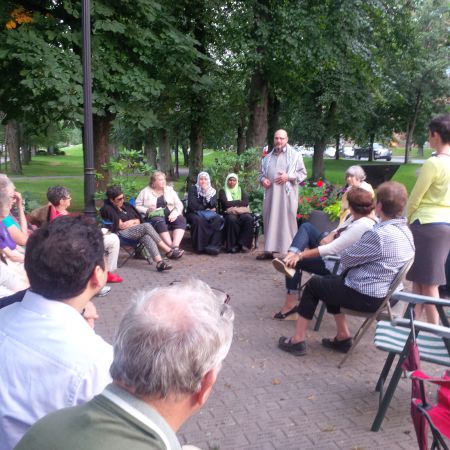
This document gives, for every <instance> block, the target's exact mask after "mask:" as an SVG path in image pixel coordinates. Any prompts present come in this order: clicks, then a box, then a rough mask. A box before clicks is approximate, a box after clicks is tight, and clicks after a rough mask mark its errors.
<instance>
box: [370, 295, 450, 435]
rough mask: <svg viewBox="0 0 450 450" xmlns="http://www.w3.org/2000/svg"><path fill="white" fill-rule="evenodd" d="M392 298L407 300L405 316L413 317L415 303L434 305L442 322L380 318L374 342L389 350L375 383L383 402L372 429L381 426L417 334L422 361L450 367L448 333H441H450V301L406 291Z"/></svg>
mask: <svg viewBox="0 0 450 450" xmlns="http://www.w3.org/2000/svg"><path fill="white" fill-rule="evenodd" d="M393 299H394V300H399V301H403V302H407V303H408V307H407V310H406V312H405V315H404V317H408V316H411V317H412V308H413V307H414V306H415V305H416V304H431V305H435V306H436V308H437V310H438V313H439V317H440V319H441V322H442V324H443V326H438V325H432V324H429V323H424V322H419V321H415V320H414V322H413V324H412V319H406V318H396V319H394V320H393V321H392V322H391V323H389V322H386V321H380V322H378V324H377V328H376V332H375V346H376V347H377V348H378V349H379V350H383V351H386V352H388V353H389V354H388V356H387V358H386V361H385V363H384V366H383V369H382V370H381V373H380V376H379V378H378V381H377V384H376V387H375V391H376V392H379V394H380V402H379V407H378V412H377V414H376V417H375V419H374V421H373V424H372V428H371V430H372V431H378V430H379V429H380V427H381V424H382V422H383V419H384V416H385V414H386V411H387V409H388V407H389V405H390V403H391V400H392V397H393V396H394V393H395V389H396V388H397V385H398V382H399V380H400V377H401V375H402V373H403V367H402V366H403V363H404V362H405V360H406V359H407V358H408V357H409V355H410V351H411V343H412V341H413V338H414V336H416V337H417V339H416V340H417V344H418V348H419V352H420V360H421V361H427V362H430V363H434V364H438V365H443V366H447V367H450V341H449V340H448V338H447V336H446V335H443V337H440V335H439V333H444V332H445V333H450V324H449V321H448V318H447V316H446V314H445V311H444V307H450V301H448V300H443V299H439V298H433V297H426V296H423V295H417V294H411V293H407V292H399V293H397V294H394V295H393ZM412 325H413V326H412ZM396 356H398V362H397V365H396V366H395V369H394V371H393V373H392V376H391V379H390V381H389V385H388V387H387V389H386V391H385V392H384V386H385V384H386V381H387V378H388V375H389V372H390V370H391V367H392V364H393V362H394V359H395V357H396Z"/></svg>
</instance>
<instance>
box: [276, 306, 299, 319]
mask: <svg viewBox="0 0 450 450" xmlns="http://www.w3.org/2000/svg"><path fill="white" fill-rule="evenodd" d="M297 309H298V305H295V306H294V307H293V308H292V309H290V310H289V311H288V312H285V313H282V312H281V311H279V312H277V313H276V314H275V315H274V316H273V318H274V319H278V320H284V319H286V317H287V316H290V315H291V314H295V313H296V312H297Z"/></svg>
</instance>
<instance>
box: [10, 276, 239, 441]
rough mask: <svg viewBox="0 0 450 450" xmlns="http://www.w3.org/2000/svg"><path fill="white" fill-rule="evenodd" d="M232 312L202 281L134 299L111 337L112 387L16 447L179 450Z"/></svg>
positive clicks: (213, 375) (224, 344)
mask: <svg viewBox="0 0 450 450" xmlns="http://www.w3.org/2000/svg"><path fill="white" fill-rule="evenodd" d="M233 319H234V314H233V311H232V309H231V308H230V307H229V306H228V305H227V304H224V303H222V300H221V299H219V298H218V297H216V296H215V294H214V293H213V291H212V290H211V289H210V288H209V287H208V286H207V285H206V284H205V283H203V282H201V281H197V280H193V281H189V282H187V283H180V284H176V285H174V286H170V287H163V288H157V289H154V290H152V291H150V292H144V293H142V294H140V297H139V298H138V299H137V301H136V303H135V304H134V305H133V306H132V307H131V308H130V309H129V310H128V311H127V312H126V313H125V315H124V317H123V319H122V321H121V323H120V326H119V330H118V333H117V336H116V338H115V343H114V360H113V363H112V366H111V370H110V372H111V376H112V378H113V383H112V384H110V385H109V386H107V387H106V389H105V390H104V391H103V392H102V393H101V394H100V395H98V396H96V397H94V398H93V399H92V400H91V401H89V402H88V403H86V404H85V405H83V406H79V407H75V408H67V409H63V410H59V411H57V412H55V413H52V414H50V415H48V416H46V417H45V418H43V419H41V420H40V421H38V422H37V423H36V424H35V425H34V426H33V427H32V428H31V429H30V431H29V432H28V433H27V434H26V435H25V436H24V437H23V439H22V440H21V441H20V442H19V444H18V445H17V447H16V450H61V449H62V448H63V449H64V450H85V449H90V450H103V449H105V450H123V449H126V450H144V449H145V450H149V449H164V450H179V449H181V446H180V443H179V441H178V439H177V437H176V435H175V433H176V431H177V430H178V428H179V427H180V426H181V425H182V424H183V423H184V422H185V421H186V420H187V419H188V418H189V417H190V416H191V415H192V414H194V413H195V412H196V411H198V410H199V409H200V408H201V407H202V406H203V405H204V403H205V402H206V400H207V398H208V396H209V394H210V392H211V389H212V387H213V385H214V383H215V381H216V379H217V375H218V372H219V370H220V367H221V364H222V361H223V360H224V359H225V357H226V355H227V353H228V351H229V349H230V345H231V339H232V334H233Z"/></svg>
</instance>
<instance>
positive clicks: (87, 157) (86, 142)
mask: <svg viewBox="0 0 450 450" xmlns="http://www.w3.org/2000/svg"><path fill="white" fill-rule="evenodd" d="M81 26H82V29H83V111H84V126H83V154H84V213H85V214H86V215H87V216H91V217H95V216H96V210H95V201H94V193H95V169H94V132H93V124H92V79H91V12H90V0H82V6H81Z"/></svg>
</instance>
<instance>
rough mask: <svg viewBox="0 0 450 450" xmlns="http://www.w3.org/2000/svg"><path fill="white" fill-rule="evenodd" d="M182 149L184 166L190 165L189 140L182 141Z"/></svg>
mask: <svg viewBox="0 0 450 450" xmlns="http://www.w3.org/2000/svg"><path fill="white" fill-rule="evenodd" d="M181 150H182V152H183V159H184V166H185V167H189V143H188V142H187V141H183V142H182V143H181Z"/></svg>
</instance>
